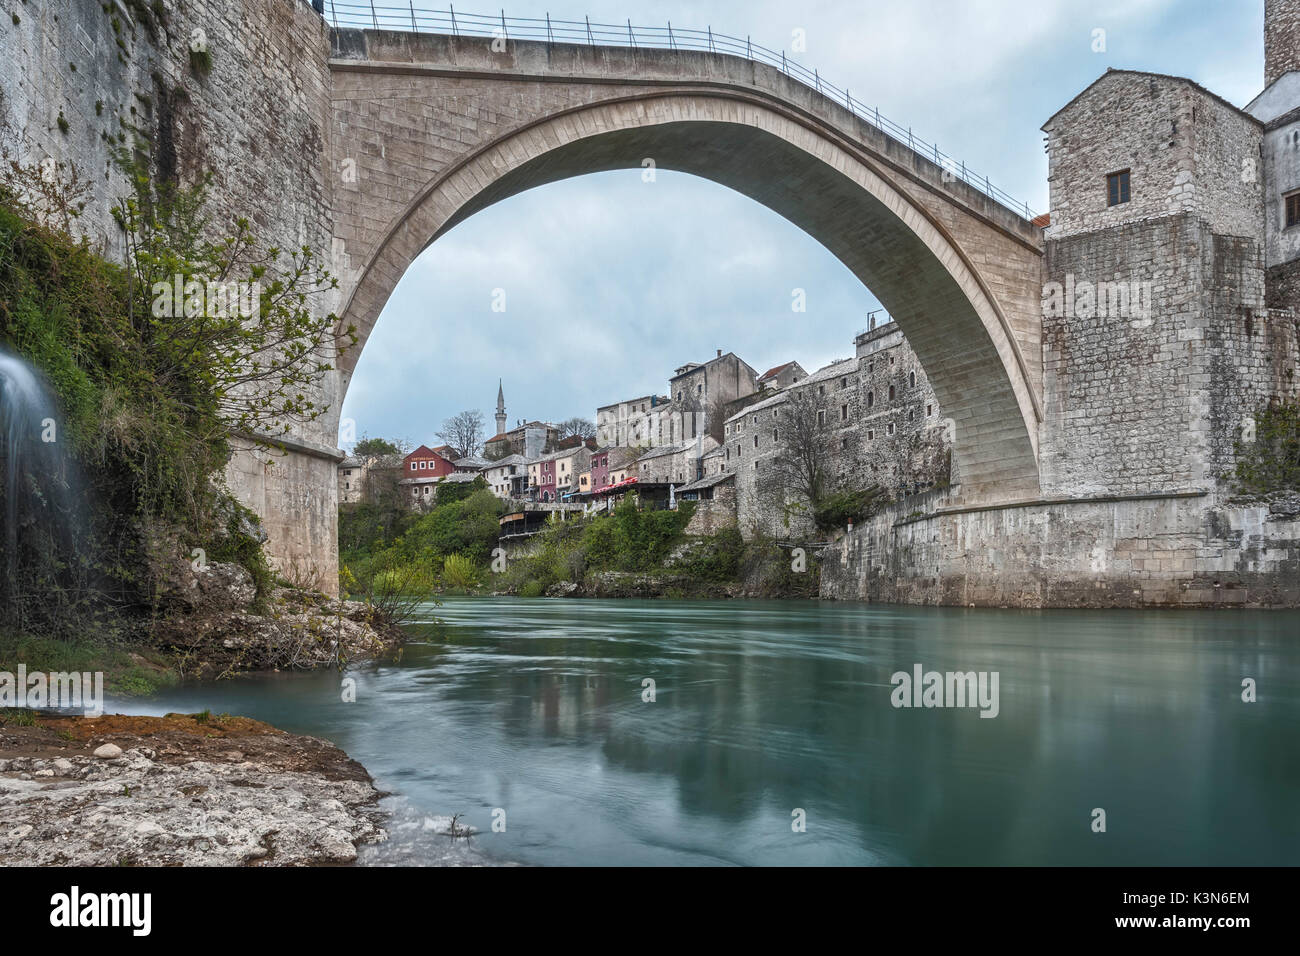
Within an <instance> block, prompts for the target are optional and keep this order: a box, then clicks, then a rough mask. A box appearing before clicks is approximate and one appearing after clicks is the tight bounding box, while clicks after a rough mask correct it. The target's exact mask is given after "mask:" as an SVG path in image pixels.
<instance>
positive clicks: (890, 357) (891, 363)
mask: <svg viewBox="0 0 1300 956" xmlns="http://www.w3.org/2000/svg"><path fill="white" fill-rule="evenodd" d="M889 367H890V368H893V367H894V356H892V355H891V356H889Z"/></svg>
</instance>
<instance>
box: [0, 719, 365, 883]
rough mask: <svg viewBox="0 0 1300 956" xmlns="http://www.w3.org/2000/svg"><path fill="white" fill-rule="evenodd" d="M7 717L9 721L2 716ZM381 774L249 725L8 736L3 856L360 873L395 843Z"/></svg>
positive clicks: (152, 723) (1, 807)
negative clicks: (366, 861) (382, 805)
mask: <svg viewBox="0 0 1300 956" xmlns="http://www.w3.org/2000/svg"><path fill="white" fill-rule="evenodd" d="M7 716H9V715H6V714H5V713H4V712H0V720H5V718H6V717H7ZM380 796H381V794H380V793H379V791H377V790H376V789H375V786H374V783H373V781H372V780H371V779H370V775H369V774H368V773H366V771H365V768H363V767H362V766H361V765H360V764H359V763H357V762H356V761H355V760H352V759H351V758H349V757H348V756H347V754H345V753H344V752H343V751H341V750H339V749H338V748H337V747H335V746H334V745H333V744H330V743H328V742H326V741H324V740H319V739H317V738H315V737H305V736H300V735H297V734H288V733H285V732H283V731H280V730H277V729H275V728H274V727H271V726H269V725H267V724H263V723H260V722H258V721H255V720H249V719H248V718H244V717H229V716H225V715H222V716H208V715H206V714H200V715H184V714H168V715H166V716H165V717H128V716H122V715H117V714H113V715H104V716H102V717H43V716H38V717H37V718H36V720H35V722H34V723H32V724H30V725H27V726H19V725H18V722H17V721H16V720H14V719H13V718H12V717H11V716H10V717H9V719H8V720H7V722H6V723H4V725H3V726H0V859H3V860H4V861H5V863H6V864H7V865H10V866H14V865H20V866H21V865H28V866H58V865H68V866H77V865H80V866H131V865H136V866H246V865H261V866H310V865H338V864H348V863H352V862H354V861H355V860H356V857H357V847H358V846H360V845H361V844H364V843H372V842H377V841H381V840H384V839H386V838H387V834H386V832H385V830H384V829H383V827H382V826H381V813H380V810H379V808H378V805H377V804H378V800H379V797H380Z"/></svg>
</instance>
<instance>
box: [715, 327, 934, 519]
mask: <svg viewBox="0 0 1300 956" xmlns="http://www.w3.org/2000/svg"><path fill="white" fill-rule="evenodd" d="M855 346H856V352H855V355H854V356H853V357H852V358H846V359H841V360H839V361H837V362H832V363H831V364H829V365H827V366H825V367H823V368H821V369H818V370H817V371H816V372H814V373H812V374H811V375H807V376H805V377H802V378H799V379H797V380H796V381H795V382H794V384H792V385H790V386H788V387H786V388H784V389H781V390H780V391H778V392H774V393H773V394H772V395H770V396H769V397H767V398H765V399H763V400H761V401H758V402H755V403H753V404H750V405H748V406H746V407H744V408H741V409H740V410H739V411H736V412H734V413H733V414H732V415H731V416H730V417H729V418H728V419H727V420H726V422H725V423H724V425H723V438H724V443H723V446H722V454H721V457H720V458H718V457H711V458H709V459H708V460H707V463H706V473H707V470H708V469H717V472H718V473H727V472H730V473H733V474H735V476H736V485H735V498H736V507H737V511H738V517H739V525H740V528H741V530H742V532H744V533H746V534H749V533H752V532H753V531H756V530H761V531H764V532H766V533H768V534H777V535H780V534H806V533H808V532H809V531H811V530H812V520H811V519H812V516H811V514H810V513H809V510H808V503H807V501H806V498H805V497H804V496H802V495H801V494H800V493H799V492H798V491H797V489H795V488H793V487H791V486H792V484H797V482H796V481H794V480H793V479H792V473H791V471H790V469H789V467H788V466H781V465H779V464H778V459H785V460H786V461H788V460H789V459H790V458H791V457H792V454H793V448H792V445H793V444H794V443H793V442H792V436H791V435H790V434H788V433H787V434H786V435H785V437H784V438H783V437H782V430H783V429H789V428H790V427H792V426H793V425H794V424H795V422H796V421H797V420H798V419H799V418H800V417H802V418H804V419H806V422H807V424H806V425H804V426H802V427H805V428H810V429H813V430H814V431H815V433H816V436H817V438H816V440H817V441H818V442H819V443H820V444H821V445H822V454H823V459H822V465H823V468H824V476H825V481H826V484H827V487H828V490H835V489H842V490H865V489H867V488H870V487H872V486H879V487H880V488H881V489H882V490H883V491H884V492H885V493H887V494H888V495H890V496H891V497H900V496H902V495H906V494H913V493H916V492H918V491H923V490H927V489H930V488H934V487H938V486H947V485H948V484H949V482H950V480H951V477H952V476H951V474H950V458H951V455H950V449H951V437H950V434H949V430H948V427H947V425H946V423H945V422H944V420H943V419H942V418H941V416H940V412H939V403H938V400H937V399H936V398H935V395H934V391H933V389H932V388H931V387H930V383H929V379H928V378H927V377H926V375H925V372H924V370H923V369H922V368H921V364H920V362H919V361H918V360H917V358H916V355H915V353H913V352H912V350H911V348H910V347H909V346H908V344H907V341H906V339H904V337H903V334H902V332H901V331H900V330H899V329H898V326H897V325H896V324H895V323H893V322H886V323H883V324H880V325H876V324H875V323H873V326H872V328H869V329H867V330H866V331H864V332H862V333H860V334H859V335H858V336H857V337H856V339H855Z"/></svg>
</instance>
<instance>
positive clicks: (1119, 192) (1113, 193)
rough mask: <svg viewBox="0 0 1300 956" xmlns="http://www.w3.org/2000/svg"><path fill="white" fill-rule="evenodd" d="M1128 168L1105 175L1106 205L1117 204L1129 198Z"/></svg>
mask: <svg viewBox="0 0 1300 956" xmlns="http://www.w3.org/2000/svg"><path fill="white" fill-rule="evenodd" d="M1128 172H1129V171H1128V170H1127V169H1121V170H1120V171H1119V172H1117V173H1111V174H1109V175H1108V176H1107V177H1106V205H1107V206H1118V205H1119V204H1120V203H1125V202H1128V200H1129V185H1128Z"/></svg>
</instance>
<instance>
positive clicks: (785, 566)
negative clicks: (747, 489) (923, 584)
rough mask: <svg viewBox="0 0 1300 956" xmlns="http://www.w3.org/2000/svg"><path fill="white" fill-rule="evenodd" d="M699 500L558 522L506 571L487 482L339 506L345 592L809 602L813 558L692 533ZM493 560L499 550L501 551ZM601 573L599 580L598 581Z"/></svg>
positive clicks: (734, 537)
mask: <svg viewBox="0 0 1300 956" xmlns="http://www.w3.org/2000/svg"><path fill="white" fill-rule="evenodd" d="M694 507H695V506H694V503H693V502H689V501H687V502H682V504H681V506H680V507H679V508H678V509H677V510H676V511H667V510H650V509H641V508H638V507H637V501H636V498H635V496H629V497H628V498H627V499H625V500H624V501H623V502H622V503H621V504H620V505H619V506H618V507H617V508H615V509H614V510H613V511H612V512H609V513H604V512H602V513H600V514H596V515H591V516H587V517H583V516H580V515H579V516H574V515H570V516H569V518H568V519H567V520H559V518H558V517H554V518H552V520H551V521H550V522H549V523H548V524H547V526H546V528H545V529H544V530H543V531H542V532H541V533H539V534H538V535H537V536H536V537H533V538H531V539H529V544H530V546H531V547H530V551H529V553H528V554H527V555H525V556H521V557H518V558H515V559H513V560H510V561H509V562H507V563H506V564H505V565H504V567H503V565H502V561H503V558H502V557H501V555H500V553H499V552H496V549H497V547H498V533H499V521H498V519H499V518H500V516H501V513H502V508H503V505H502V503H501V502H500V501H498V500H497V499H496V498H495V497H494V496H493V495H492V493H491V492H490V491H488V490H487V486H486V484H485V483H484V482H483V480H482V479H481V478H480V479H478V480H477V481H475V482H473V483H465V484H449V483H448V484H442V485H439V486H438V498H437V502H436V504H435V506H434V507H433V508H432V509H430V510H428V511H425V512H423V513H421V512H419V511H412V510H410V509H409V508H407V507H406V505H405V502H404V501H402V500H401V499H397V500H394V501H390V502H388V503H383V504H381V503H364V504H356V505H345V506H344V507H342V508H340V509H339V550H340V562H341V570H340V572H339V580H340V589H341V590H342V591H344V592H345V593H347V594H350V595H353V596H357V597H365V598H366V599H367V600H371V601H374V602H376V603H378V604H380V605H381V606H382V605H383V603H384V602H385V601H386V600H392V599H393V596H394V595H397V594H405V595H408V596H411V597H414V598H417V599H418V598H422V597H427V596H428V595H430V594H432V593H448V592H455V593H476V592H477V593H482V592H484V591H506V592H510V593H514V594H519V595H521V596H524V597H540V596H541V595H543V594H546V593H547V591H548V590H549V589H551V588H553V587H555V586H556V585H576V586H578V587H579V588H580V593H603V594H610V595H612V596H614V595H618V594H620V593H623V589H624V588H626V589H627V593H633V592H635V593H652V594H662V595H665V596H672V597H691V596H721V595H726V594H737V593H740V592H742V591H743V593H745V594H751V595H756V596H763V597H811V596H814V595H815V594H816V592H817V569H816V566H815V564H814V563H813V561H812V559H811V557H810V556H808V555H807V552H804V554H803V555H802V556H799V557H797V558H796V556H795V553H794V552H793V551H792V548H791V547H790V546H789V545H784V546H783V545H780V544H778V543H776V542H775V541H772V540H770V539H768V538H764V537H762V536H759V537H757V538H754V539H753V540H751V541H749V542H746V541H744V540H743V539H742V538H741V535H740V532H739V531H737V530H735V529H734V528H733V529H727V530H723V531H719V532H717V533H716V534H712V535H705V536H697V535H687V534H686V526H687V525H688V524H689V523H690V520H691V516H692V514H693V513H694ZM494 552H496V553H495V554H494ZM597 576H600V580H598V579H597Z"/></svg>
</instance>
